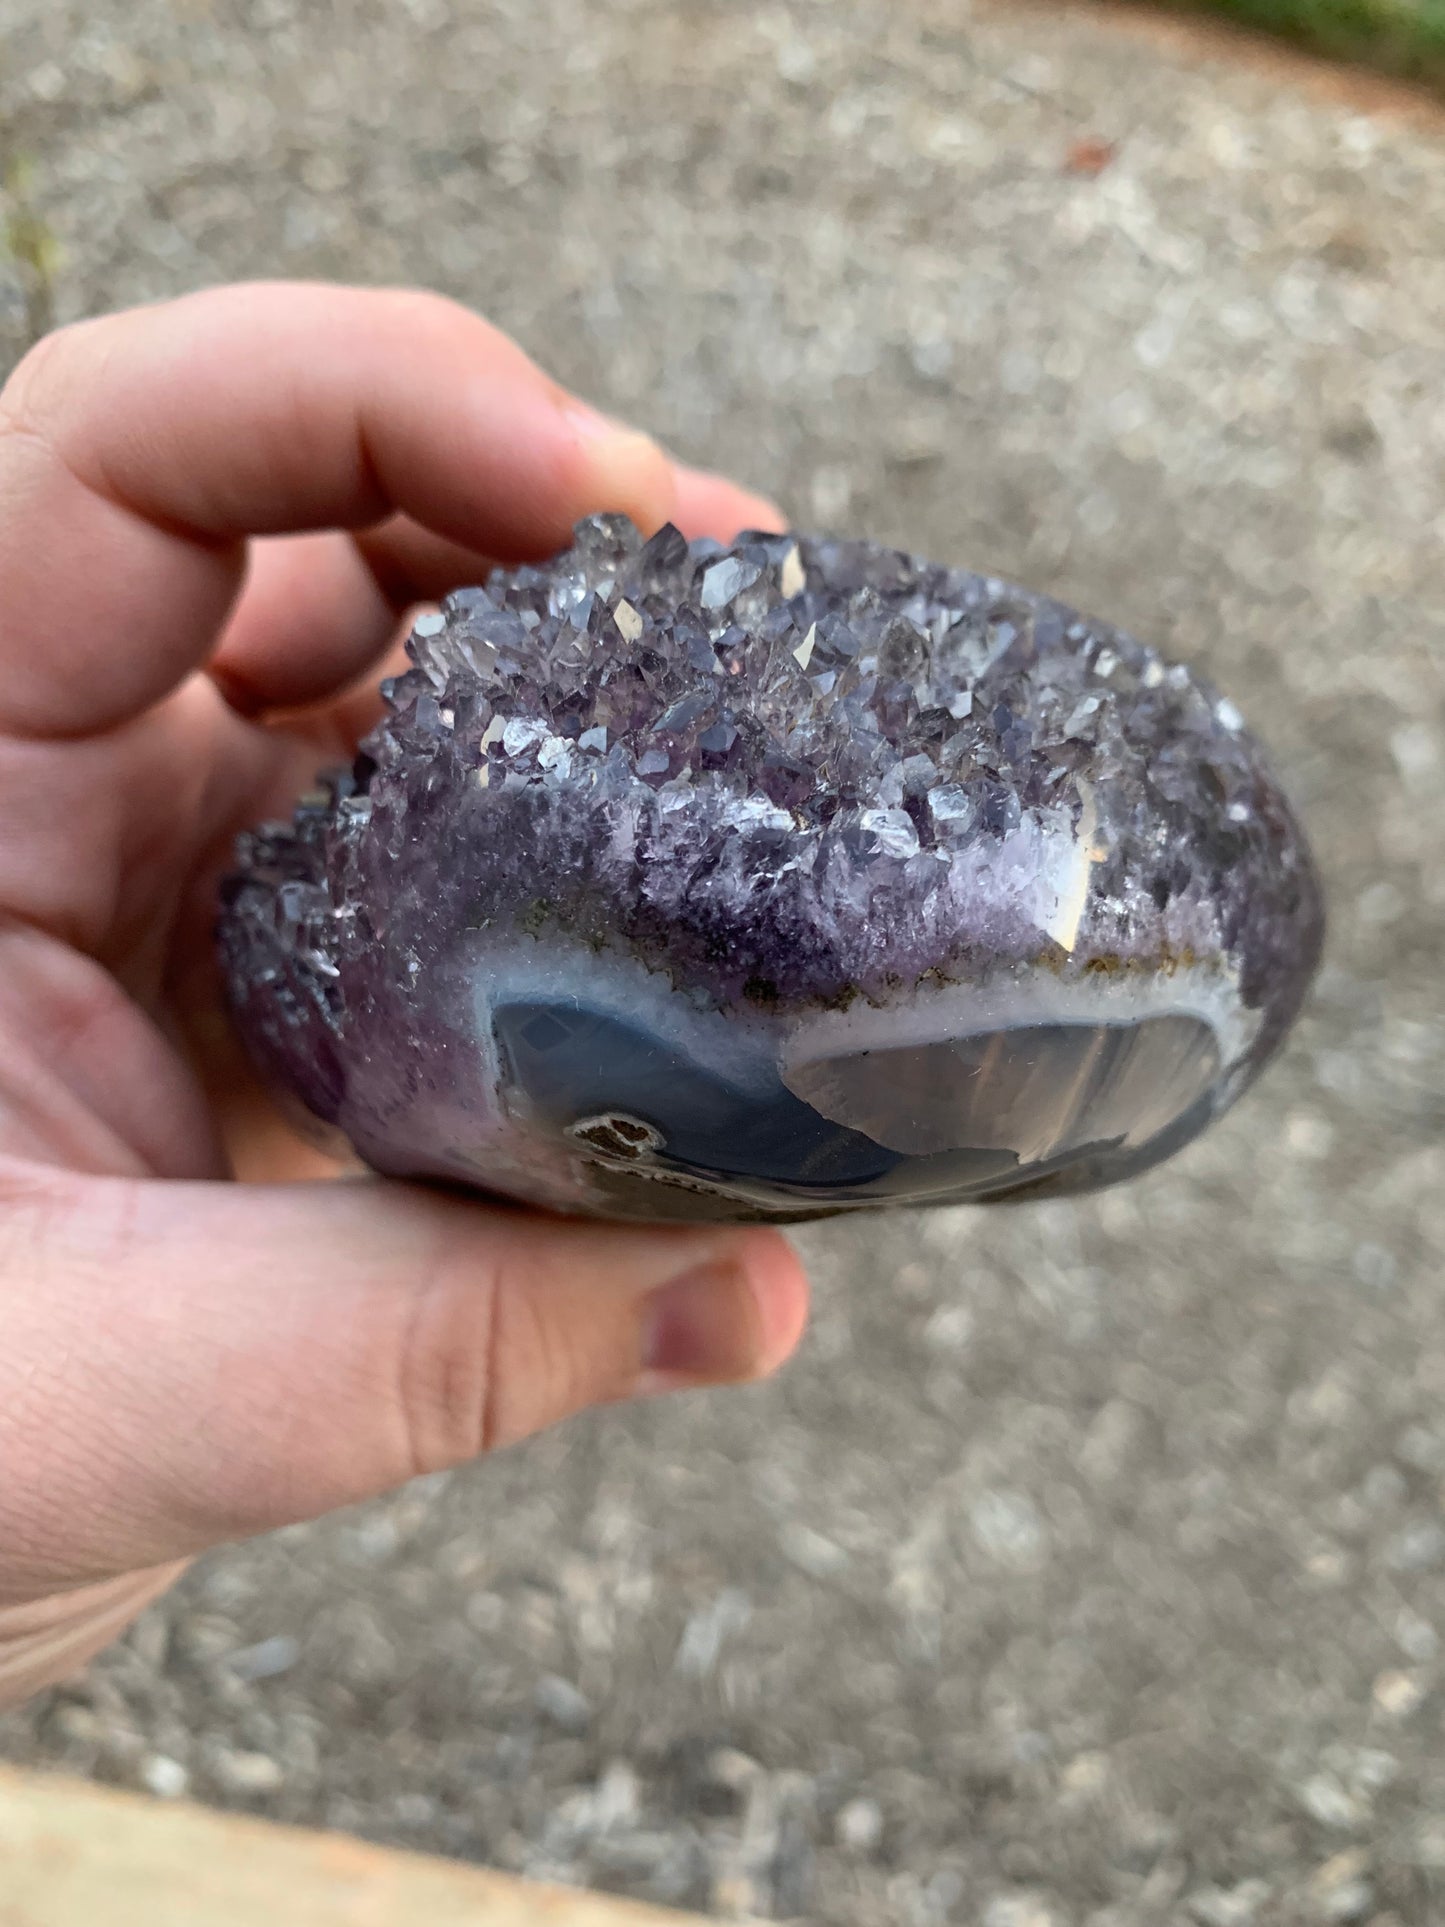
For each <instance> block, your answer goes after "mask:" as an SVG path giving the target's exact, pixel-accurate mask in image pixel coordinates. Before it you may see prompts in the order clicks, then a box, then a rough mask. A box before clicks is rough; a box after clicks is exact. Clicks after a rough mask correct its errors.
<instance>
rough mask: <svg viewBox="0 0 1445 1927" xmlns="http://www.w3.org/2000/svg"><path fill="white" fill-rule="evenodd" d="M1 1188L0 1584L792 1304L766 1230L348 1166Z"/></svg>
mask: <svg viewBox="0 0 1445 1927" xmlns="http://www.w3.org/2000/svg"><path fill="white" fill-rule="evenodd" d="M5 1190H6V1194H7V1211H6V1216H5V1230H6V1237H5V1247H0V1251H4V1255H5V1256H6V1257H8V1260H9V1262H8V1263H5V1264H3V1268H0V1326H3V1329H4V1331H5V1334H6V1339H5V1344H4V1347H3V1349H0V1546H4V1547H7V1548H9V1549H10V1553H9V1555H8V1556H7V1557H6V1559H5V1560H4V1561H3V1562H0V1605H3V1604H4V1603H6V1598H5V1596H6V1594H7V1593H8V1594H9V1597H10V1598H11V1599H14V1598H16V1597H17V1596H24V1595H25V1594H26V1593H27V1592H28V1593H29V1595H30V1596H32V1597H34V1596H38V1595H39V1594H41V1593H43V1592H47V1591H54V1590H56V1589H57V1588H59V1587H61V1586H68V1585H76V1584H83V1583H85V1582H86V1581H89V1580H94V1579H100V1578H106V1577H108V1576H110V1575H111V1574H113V1573H119V1572H126V1571H131V1570H135V1569H138V1568H140V1567H151V1566H158V1565H161V1564H162V1563H163V1562H167V1561H171V1560H175V1559H179V1558H183V1557H185V1556H187V1555H189V1554H191V1553H193V1552H196V1551H199V1550H200V1549H202V1548H203V1547H205V1546H208V1545H212V1544H216V1543H218V1542H220V1541H223V1540H227V1539H233V1538H239V1537H244V1536H246V1535H249V1534H252V1533H256V1532H261V1531H265V1530H268V1529H269V1528H271V1527H274V1526H279V1525H283V1524H287V1523H290V1522H293V1521H296V1520H299V1519H304V1518H310V1517H312V1516H314V1515H316V1514H319V1513H322V1512H326V1511H329V1510H331V1509H332V1508H334V1507H337V1506H341V1505H346V1504H349V1503H351V1502H352V1501H354V1500H357V1499H361V1498H365V1497H367V1496H369V1495H371V1494H373V1493H377V1492H381V1491H384V1490H387V1489H389V1488H391V1487H393V1486H396V1485H399V1484H401V1483H403V1482H404V1481H405V1480H407V1479H409V1478H411V1477H413V1476H414V1475H416V1474H419V1473H425V1472H434V1471H438V1470H441V1469H443V1468H445V1467H448V1466H453V1465H457V1464H459V1463H461V1462H462V1461H464V1460H467V1459H470V1458H473V1457H475V1456H476V1455H477V1454H479V1453H482V1452H486V1451H488V1450H490V1449H491V1448H493V1447H495V1446H499V1445H506V1444H509V1443H511V1442H512V1441H514V1440H517V1439H520V1438H523V1437H525V1436H526V1435H527V1434H529V1433H531V1432H535V1431H537V1430H539V1429H540V1428H541V1427H543V1426H546V1425H550V1424H552V1423H553V1422H554V1421H556V1420H558V1419H561V1418H563V1417H565V1416H567V1415H568V1414H569V1413H572V1412H576V1411H578V1410H580V1409H581V1408H582V1407H584V1406H587V1405H590V1404H595V1403H599V1402H603V1401H608V1400H613V1399H618V1398H624V1397H627V1396H630V1395H635V1394H644V1393H649V1392H653V1391H660V1390H667V1389H671V1388H674V1387H682V1386H687V1385H697V1384H704V1383H716V1382H720V1381H725V1380H736V1379H746V1378H752V1377H755V1376H758V1375H761V1374H763V1373H765V1372H767V1371H769V1370H771V1369H772V1368H773V1367H775V1366H776V1365H778V1364H779V1363H780V1362H781V1361H782V1360H783V1359H784V1358H785V1357H786V1356H787V1354H788V1353H789V1352H790V1351H791V1350H792V1348H793V1346H794V1345H795V1344H796V1342H797V1339H798V1337H799V1334H800V1332H801V1329H802V1325H803V1322H804V1318H805V1316H806V1307H807V1287H806V1284H805V1282H804V1279H803V1275H802V1272H801V1269H800V1267H799V1264H798V1261H797V1259H796V1258H795V1257H794V1256H793V1254H792V1252H791V1250H790V1248H789V1246H788V1245H787V1244H786V1243H785V1242H784V1240H783V1239H782V1238H781V1237H779V1236H778V1234H777V1233H775V1232H769V1231H735V1230H724V1229H691V1228H689V1229H686V1230H682V1229H679V1230H674V1229H670V1228H669V1229H658V1230H652V1229H645V1230H633V1229H623V1228H617V1227H612V1226H600V1225H588V1224H573V1223H568V1222H564V1221H560V1220H549V1219H544V1218H540V1217H536V1216H533V1215H530V1214H527V1213H523V1212H520V1211H512V1210H508V1209H506V1208H500V1207H491V1206H486V1205H482V1204H479V1203H476V1202H472V1201H469V1200H463V1199H459V1198H454V1197H450V1196H445V1195H439V1194H435V1193H432V1192H428V1191H424V1190H421V1189H418V1188H415V1187H412V1186H407V1185H400V1184H390V1183H381V1182H377V1181H372V1180H366V1181H360V1180H357V1181H342V1182H332V1183H322V1184H299V1185H278V1186H259V1185H256V1186H243V1185H226V1184H205V1183H194V1184H160V1183H151V1182H141V1181H133V1180H125V1179H109V1178H105V1179H93V1178H76V1177H73V1176H71V1175H70V1174H67V1173H56V1172H52V1171H48V1170H40V1169H38V1168H33V1167H30V1168H27V1169H25V1170H24V1171H21V1172H19V1173H16V1172H13V1171H12V1172H11V1173H10V1174H9V1176H8V1181H7V1182H6V1184H5ZM6 1247H8V1250H7V1249H5V1248H6ZM17 1561H18V1564H17Z"/></svg>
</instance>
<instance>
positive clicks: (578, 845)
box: [222, 518, 1321, 1117]
mask: <svg viewBox="0 0 1445 1927" xmlns="http://www.w3.org/2000/svg"><path fill="white" fill-rule="evenodd" d="M411 654H412V658H413V662H414V664H415V666H414V667H413V668H412V669H410V670H409V671H408V672H407V673H406V674H405V675H404V676H402V677H400V678H398V679H397V680H396V681H395V682H394V683H392V684H391V685H389V686H387V688H386V689H385V691H384V693H385V695H386V698H387V704H388V709H389V714H388V716H387V719H386V721H385V722H384V723H383V724H382V726H381V727H380V728H379V729H378V730H376V731H375V732H374V734H373V735H372V737H371V738H370V739H369V740H368V742H367V743H366V745H365V746H364V749H363V752H362V754H361V756H360V757H359V758H358V761H357V764H356V766H355V769H354V771H352V772H350V773H348V774H346V775H343V776H339V777H334V778H330V779H327V780H326V781H325V783H324V784H323V787H322V789H321V790H320V791H318V793H317V794H316V796H314V797H313V798H310V799H307V800H306V801H304V802H303V804H302V806H301V807H300V809H299V810H298V812H297V815H296V819H295V821H294V823H292V824H290V825H285V826H270V827H268V828H266V829H264V830H262V831H259V832H257V833H255V834H254V835H252V836H251V837H249V838H247V839H244V840H243V845H242V849H241V863H240V870H239V874H238V875H237V877H236V878H234V879H233V880H232V881H231V882H230V884H229V885H228V888H227V907H226V912H225V915H224V917H223V921H222V942H223V947H224V950H225V955H226V958H227V962H228V965H229V970H230V979H231V984H232V989H233V996H234V1000H235V1004H236V1008H237V1012H238V1016H239V1018H240V1021H241V1024H242V1028H243V1030H244V1032H245V1034H246V1035H247V1037H248V1039H249V1041H250V1042H251V1045H252V1047H253V1049H254V1050H255V1052H256V1054H257V1055H258V1056H259V1057H260V1058H261V1059H262V1061H263V1062H264V1063H265V1064H266V1065H267V1066H268V1068H270V1069H271V1070H272V1071H273V1072H274V1073H275V1074H276V1075H277V1076H278V1077H279V1078H280V1079H281V1080H282V1081H283V1082H284V1083H286V1084H287V1085H289V1086H290V1087H291V1088H292V1089H294V1090H297V1091H298V1092H299V1093H300V1094H301V1095H302V1096H303V1097H304V1098H305V1100H306V1102H307V1103H308V1105H309V1106H310V1108H311V1109H313V1110H314V1111H316V1112H318V1113H319V1114H321V1115H323V1116H329V1117H334V1116H336V1115H337V1114H338V1111H339V1109H340V1108H341V1106H342V1101H343V1095H344V1093H345V1090H346V1088H347V1085H348V1080H349V1077H350V1074H351V1069H352V1067H353V1066H354V1064H355V1062H356V1060H357V1054H358V1053H359V1052H366V1053H370V1054H371V1055H372V1056H374V1055H375V1053H376V1052H377V1051H378V1050H379V1049H385V1048H387V1039H388V1038H389V1037H390V1038H393V1039H394V1049H395V1051H396V1055H397V1067H396V1068H397V1076H398V1079H399V1085H400V1086H406V1087H407V1088H409V1089H412V1090H414V1089H415V1088H417V1087H418V1086H419V1085H421V1086H425V1085H427V1084H428V1081H429V1080H431V1081H432V1082H434V1083H436V1084H437V1085H438V1087H440V1086H446V1087H447V1088H448V1089H452V1090H460V1089H461V1088H462V1086H463V1085H465V1081H466V1080H465V1078H464V1077H460V1074H459V1073H458V1071H457V1068H456V1064H455V1062H454V1061H453V1062H451V1063H450V1065H449V1063H448V1053H452V1054H453V1057H455V1054H458V1053H461V1054H465V1053H466V1051H467V1048H468V1045H467V1041H466V1023H467V1020H466V1018H465V1016H464V1014H461V1005H460V1004H459V1002H458V995H459V993H458V990H457V981H458V980H457V969H458V960H459V958H461V957H462V956H464V955H465V954H467V953H468V950H469V948H470V951H471V952H472V954H484V953H485V950H486V946H487V945H488V944H489V943H491V942H493V941H494V940H497V939H498V938H501V937H507V936H512V935H518V934H520V935H521V936H523V937H526V938H529V939H535V942H536V946H537V952H538V955H539V957H541V956H542V955H544V953H546V951H547V949H548V947H549V946H552V945H558V944H561V945H565V946H567V947H569V948H570V949H571V950H572V951H573V952H576V951H579V950H581V949H582V948H583V947H590V949H591V950H592V951H593V952H595V953H597V954H598V955H599V956H600V955H604V954H606V955H613V956H616V955H619V954H620V955H622V956H624V957H626V958H629V959H632V960H633V961H634V962H636V961H638V960H640V962H641V963H642V964H643V965H645V966H646V967H647V969H648V970H650V971H653V972H656V973H660V974H661V976H662V977H663V978H665V979H667V980H670V982H671V984H672V985H673V986H674V988H675V989H676V990H677V991H680V992H682V993H684V994H685V995H686V996H687V997H688V998H689V999H690V1000H691V1001H692V1002H693V1003H702V1004H705V1005H707V1006H708V1007H709V1008H711V1009H713V1010H716V1011H721V1012H723V1013H731V1012H744V1013H745V1012H753V1013H764V1014H768V1015H771V1016H773V1017H776V1018H778V1019H779V1020H781V1021H785V1022H791V1021H794V1020H797V1021H799V1022H803V1021H806V1020H807V1017H808V1013H809V1012H817V1011H828V1010H846V1009H848V1008H849V1007H850V1005H852V1004H853V1003H854V1002H855V1000H859V999H861V1000H865V1001H866V1002H867V1003H869V1004H872V1005H878V1006H881V1007H884V1008H887V1007H890V1006H892V1007H894V1008H906V1007H907V1005H908V1003H909V1000H910V999H913V998H915V997H922V996H924V995H926V994H932V993H933V992H935V991H938V990H940V989H946V988H947V987H948V986H950V985H971V984H980V983H985V982H988V981H997V980H998V979H999V977H1000V976H1001V975H1002V976H1005V977H1009V978H1011V979H1012V980H1016V981H1024V980H1026V979H1027V978H1029V977H1030V976H1031V975H1037V976H1038V977H1039V978H1040V980H1042V979H1044V978H1052V979H1055V980H1057V981H1058V983H1059V984H1061V985H1064V986H1067V985H1069V984H1071V983H1077V982H1078V981H1079V980H1080V979H1082V978H1086V977H1089V976H1094V977H1099V978H1107V979H1112V980H1115V981H1117V980H1119V979H1121V978H1122V979H1126V980H1130V979H1132V980H1136V981H1138V982H1139V983H1140V984H1141V985H1143V984H1146V983H1148V982H1151V981H1157V980H1158V979H1159V978H1160V977H1161V976H1169V975H1171V974H1173V973H1183V974H1185V975H1188V974H1189V973H1191V972H1193V973H1198V972H1204V973H1206V974H1208V973H1211V972H1212V973H1214V975H1215V976H1216V977H1217V978H1218V979H1219V980H1220V981H1221V982H1224V983H1227V985H1228V987H1229V995H1230V996H1231V997H1232V998H1233V999H1234V1000H1235V1001H1236V1002H1237V1003H1238V1004H1240V1005H1241V1006H1242V1007H1243V1009H1244V1010H1246V1011H1247V1012H1250V1013H1253V1014H1254V1018H1253V1021H1252V1024H1251V1026H1250V1039H1249V1043H1248V1049H1247V1053H1246V1055H1245V1056H1244V1058H1243V1059H1241V1060H1240V1061H1237V1062H1234V1063H1225V1064H1224V1066H1223V1069H1224V1070H1225V1071H1226V1072H1227V1073H1228V1084H1229V1091H1228V1095H1229V1096H1230V1097H1232V1096H1233V1095H1236V1094H1237V1091H1238V1090H1239V1089H1240V1088H1242V1086H1243V1083H1244V1082H1246V1081H1247V1079H1248V1076H1249V1075H1250V1074H1252V1072H1253V1070H1254V1069H1256V1068H1257V1067H1258V1065H1259V1064H1261V1063H1262V1062H1263V1061H1264V1059H1265V1058H1266V1057H1267V1056H1268V1054H1269V1053H1270V1051H1271V1050H1272V1049H1273V1047H1274V1045H1275V1044H1276V1043H1277V1042H1278V1040H1279V1038H1280V1037H1281V1036H1282V1034H1283V1032H1284V1030H1285V1029H1286V1028H1287V1027H1288V1024H1289V1022H1290V1020H1291V1019H1292V1017H1293V1016H1294V1014H1295V1012H1296V1010H1297V1009H1298V1007H1299V1004H1300V1002H1301V999H1302V997H1303V994H1304V991H1305V989H1306V987H1307V984H1308V981H1309V978H1310V976H1311V974H1312V972H1313V969H1314V966H1315V963H1316V960H1317V956H1318V951H1319V944H1320V937H1321V910H1320V899H1319V893H1318V888H1317V884H1316V880H1315V875H1314V871H1313V869H1312V866H1311V863H1310V859H1309V855H1308V851H1307V849H1306V847H1305V844H1304V842H1303V839H1302V837H1301V835H1300V832H1299V830H1298V828H1297V826H1296V825H1295V823H1294V820H1293V818H1292V817H1291V814H1290V811H1289V808H1288V806H1287V804H1286V802H1285V800H1284V798H1283V796H1282V795H1281V793H1280V791H1279V789H1278V787H1277V786H1276V784H1275V783H1274V781H1273V779H1272V777H1271V776H1270V774H1269V771H1268V769H1267V767H1266V765H1265V763H1264V761H1263V758H1262V756H1261V753H1260V751H1259V749H1258V746H1257V745H1256V744H1255V743H1254V742H1253V741H1252V739H1251V738H1250V737H1249V736H1248V734H1247V733H1246V732H1245V730H1244V728H1243V725H1242V722H1241V719H1240V717H1239V715H1238V712H1237V711H1236V710H1235V709H1234V707H1233V705H1232V704H1231V703H1229V702H1228V700H1227V699H1223V698H1221V697H1219V696H1218V695H1217V694H1216V693H1215V692H1214V691H1212V690H1211V689H1210V688H1209V687H1208V686H1207V685H1206V684H1205V683H1204V682H1203V681H1202V680H1201V679H1200V678H1198V677H1197V676H1195V675H1193V674H1192V673H1191V672H1189V671H1188V670H1186V669H1184V668H1182V667H1179V666H1175V665H1170V664H1169V663H1167V662H1165V661H1164V660H1162V659H1161V658H1160V657H1159V656H1158V655H1157V654H1156V653H1155V652H1154V651H1152V650H1151V649H1148V648H1146V647H1144V646H1142V645H1141V644H1139V643H1137V642H1135V641H1133V640H1132V639H1130V638H1129V637H1127V636H1124V635H1122V634H1120V633H1119V632H1118V631H1116V630H1114V629H1111V628H1108V627H1105V626H1103V625H1100V624H1097V623H1093V622H1087V621H1084V620H1081V619H1080V618H1079V617H1077V616H1076V615H1075V614H1073V613H1072V612H1071V611H1070V610H1068V609H1066V608H1063V607H1062V606H1060V605H1059V604H1057V603H1055V602H1053V601H1050V600H1049V599H1047V598H1045V597H1041V596H1037V595H1032V594H1029V593H1027V592H1025V591H1023V590H1020V589H1017V588H1013V587H1011V586H1009V585H1007V584H1004V583H1002V582H999V581H996V580H992V579H989V578H986V577H981V576H977V575H973V574H969V573H967V572H965V571H962V570H953V569H945V568H941V567H936V566H934V565H932V564H929V563H926V562H923V561H920V560H918V559H916V558H913V557H909V556H905V555H902V554H898V553H896V552H894V551H891V550H887V549H883V548H880V547H877V546H875V545H872V544H868V543H861V542H835V541H825V540H817V539H812V538H808V537H796V536H766V537H765V536H744V537H742V538H740V540H739V541H738V543H737V544H736V545H735V546H734V547H733V548H731V549H726V550H725V549H723V548H721V547H720V546H719V545H717V544H716V543H710V542H694V543H692V544H690V545H689V544H688V543H687V542H686V541H685V540H684V539H683V537H682V536H681V535H680V534H679V533H678V532H677V531H676V530H675V529H671V528H665V529H663V530H662V531H661V532H660V533H659V534H658V535H657V536H655V537H654V538H653V539H652V540H651V541H649V542H647V543H646V544H643V543H641V542H640V541H639V538H638V536H637V534H636V531H635V530H634V529H633V528H632V526H631V524H630V523H627V522H626V521H624V520H621V519H618V518H598V519H595V520H593V521H591V522H589V523H584V524H583V525H581V527H580V528H579V530H578V532H577V540H576V546H575V547H574V548H573V549H572V550H571V551H569V552H568V553H567V554H565V555H563V556H561V557H559V558H558V559H557V560H556V561H554V562H552V563H550V564H548V565H546V566H545V567H539V568H523V569H518V570H514V571H511V572H508V573H498V574H496V575H494V576H493V577H492V579H491V580H490V581H489V582H488V584H487V586H486V588H485V589H480V588H478V589H468V590H464V591H461V592H459V593H458V594H456V595H454V596H452V597H450V598H449V599H448V601H447V602H446V604H445V605H444V607H443V610H442V612H441V614H440V615H437V616H433V617H428V618H424V619H423V620H422V621H421V622H420V623H419V624H418V626H417V630H416V633H415V635H414V637H413V639H412V643H411ZM1117 1011H1118V1007H1117V1006H1115V1019H1111V1020H1110V1021H1115V1020H1116V1018H1117ZM428 1016H430V1018H431V1019H432V1021H431V1024H430V1029H428V1024H427V1021H426V1019H427V1018H428ZM428 1036H430V1037H431V1040H432V1041H431V1042H430V1043H429V1042H428V1041H427V1039H428ZM400 1101H401V1100H400V1099H398V1102H400ZM458 1101H461V1100H458Z"/></svg>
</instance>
